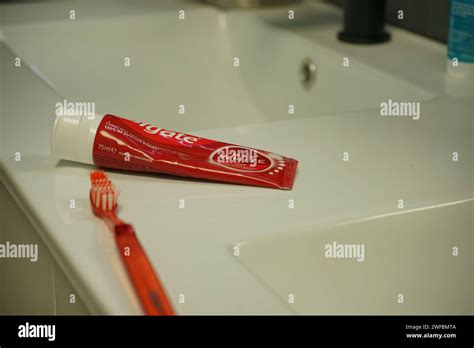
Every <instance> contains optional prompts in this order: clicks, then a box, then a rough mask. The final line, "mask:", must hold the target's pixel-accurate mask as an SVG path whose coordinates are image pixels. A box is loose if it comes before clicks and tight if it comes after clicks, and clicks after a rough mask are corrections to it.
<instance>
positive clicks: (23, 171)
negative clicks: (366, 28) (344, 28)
mask: <svg viewBox="0 0 474 348" xmlns="http://www.w3.org/2000/svg"><path fill="white" fill-rule="evenodd" d="M104 4H107V1H105V2H95V1H80V2H74V3H62V2H53V3H49V4H47V5H44V4H21V6H20V5H11V6H8V8H7V9H5V8H3V10H7V12H4V17H6V18H8V19H9V20H8V21H6V22H5V23H3V27H2V29H3V31H4V34H5V41H6V44H5V45H3V44H2V45H1V46H0V47H1V76H0V78H1V80H2V89H3V91H2V97H3V100H2V105H1V114H0V116H1V118H0V121H1V122H0V126H1V127H2V128H1V130H2V132H1V133H0V137H1V146H0V150H1V151H2V155H3V156H2V163H1V167H0V168H1V170H2V177H3V180H4V182H5V186H6V188H7V189H8V191H9V192H10V193H11V194H12V195H13V196H14V198H15V200H16V202H17V203H18V204H19V205H20V207H21V208H22V209H23V210H24V212H25V213H26V215H27V216H28V218H29V219H30V221H31V223H32V224H33V225H34V227H35V229H36V230H37V231H38V234H39V236H40V237H41V239H42V240H43V241H44V243H45V244H46V246H47V247H48V249H49V252H50V253H51V254H52V255H53V257H54V259H55V260H56V261H57V262H58V264H60V267H61V269H62V270H63V271H64V273H65V274H66V276H67V278H68V279H69V281H70V282H71V283H72V285H73V286H74V288H75V289H76V290H77V292H78V293H79V295H80V297H81V298H82V299H83V301H84V303H85V304H86V306H87V308H88V310H89V311H90V312H91V313H101V314H104V313H105V314H124V313H127V314H129V313H141V311H140V307H139V305H138V303H137V300H136V298H135V297H134V295H133V289H132V288H131V286H130V284H129V283H128V281H127V277H126V274H125V272H124V271H123V269H122V268H121V266H120V258H119V256H118V255H117V254H116V251H115V249H114V245H113V240H112V237H111V235H110V233H109V232H108V231H107V230H106V228H105V226H103V224H102V223H101V222H100V221H98V220H97V219H96V218H95V217H94V216H93V214H92V212H91V210H90V207H89V202H88V190H89V180H88V174H89V171H90V170H91V169H93V168H94V167H93V166H87V165H82V164H76V163H72V162H67V161H60V162H58V161H56V160H54V159H52V158H51V156H50V150H49V145H50V144H49V143H50V131H51V127H52V124H53V120H54V116H55V104H56V103H57V102H62V101H63V99H64V98H66V99H68V100H70V101H80V102H95V103H96V111H97V112H98V113H115V114H117V115H120V116H125V117H127V116H128V117H132V118H134V119H139V120H140V119H141V120H143V121H147V122H150V123H156V124H157V125H159V126H162V127H164V128H174V129H176V130H183V131H186V130H188V131H191V130H192V131H193V132H195V133H196V134H197V135H200V136H205V137H209V138H213V139H218V140H222V141H226V142H230V143H238V144H242V145H247V146H252V147H256V148H262V149H265V150H269V151H273V152H276V153H280V154H282V155H287V156H290V157H293V158H296V159H297V160H299V166H298V172H297V177H296V181H295V186H294V188H293V190H291V191H279V190H271V189H265V188H258V187H246V186H237V185H227V184H222V183H212V182H199V181H194V180H186V179H183V178H179V179H178V178H172V177H165V176H161V175H140V174H131V173H124V172H115V171H114V172H110V176H111V179H112V180H113V181H114V183H116V184H117V186H119V187H120V189H121V197H120V207H121V210H120V214H121V216H122V217H123V219H124V220H126V221H129V222H131V223H132V224H133V225H134V226H135V227H136V230H137V233H138V235H139V238H140V240H141V241H142V243H143V245H144V247H145V249H146V252H147V253H148V254H149V256H150V259H151V261H152V263H153V265H154V267H155V268H156V269H157V270H158V272H159V274H160V277H161V279H162V280H163V282H164V283H165V285H166V288H167V290H168V292H169V294H170V297H171V300H172V302H173V304H174V306H175V307H176V310H177V312H178V313H180V314H235V313H237V314H262V313H266V314H275V313H277V314H281V313H293V312H300V313H306V310H305V309H301V308H295V307H294V306H293V307H292V306H290V305H289V304H288V303H287V302H286V301H284V300H282V298H284V296H283V297H282V293H281V288H280V287H279V286H278V284H276V283H275V282H273V281H269V280H268V279H267V280H265V279H264V281H261V280H262V279H261V278H257V277H255V276H254V274H255V273H256V272H257V271H258V270H257V269H256V268H253V266H252V264H255V263H252V264H250V263H249V269H250V270H251V271H252V272H249V271H248V270H247V269H246V268H245V267H242V264H245V262H246V260H244V259H243V260H241V261H242V262H243V263H242V262H239V260H238V259H236V257H238V256H234V255H233V253H232V250H233V247H235V246H238V245H243V244H241V243H248V244H247V245H251V244H252V245H253V242H252V241H254V240H261V241H263V242H261V244H259V245H260V246H263V247H262V248H261V249H258V248H256V249H255V250H256V253H257V254H259V255H260V256H265V253H271V252H273V251H272V250H273V249H271V246H269V244H267V243H272V242H271V241H273V240H274V239H273V238H275V237H276V236H286V237H288V238H291V237H292V236H295V235H299V233H300V232H301V231H307V230H310V231H316V232H314V233H317V231H326V228H328V227H330V226H332V225H334V224H338V223H343V222H347V221H353V220H357V219H364V218H367V217H371V216H376V215H380V214H388V213H393V212H395V211H400V209H402V210H403V209H407V210H410V209H417V208H422V207H427V206H433V205H437V204H445V203H449V202H457V201H463V200H468V199H471V198H472V197H473V181H472V180H473V175H472V173H473V165H472V158H473V142H472V140H473V137H472V134H473V130H474V124H473V121H472V115H471V112H472V105H471V104H470V102H471V101H469V100H468V101H465V100H456V99H452V98H449V97H448V96H446V95H444V94H443V93H442V91H441V90H440V88H439V85H435V87H434V88H433V89H429V90H428V88H426V87H427V85H430V86H431V84H427V83H425V82H426V81H434V80H435V81H441V80H442V77H443V74H444V66H445V65H444V52H443V51H442V50H441V49H440V47H439V45H438V44H434V43H432V42H431V41H429V40H425V39H422V38H417V39H414V38H413V36H412V35H410V34H406V33H405V34H400V32H401V31H400V30H397V29H392V34H393V37H394V40H393V42H392V43H390V44H388V45H381V46H377V47H371V48H370V54H367V55H365V56H364V55H363V53H360V52H361V51H363V48H359V50H361V51H359V52H357V53H354V54H352V53H351V54H346V52H345V51H344V49H345V48H344V47H343V48H342V50H341V47H340V46H338V45H339V44H338V43H336V42H333V41H334V38H335V33H336V30H337V28H338V26H339V25H340V22H334V23H332V24H331V26H329V27H326V28H325V29H324V30H326V31H327V34H324V33H326V31H324V30H323V31H322V32H323V34H324V35H323V34H321V35H322V39H319V38H318V39H312V38H311V37H310V36H308V35H306V34H305V35H299V34H298V32H297V31H296V30H295V31H292V30H285V29H283V28H279V27H276V26H272V25H269V24H268V23H267V22H265V21H264V20H262V18H261V17H260V15H261V12H259V11H256V12H240V11H235V12H232V11H230V12H223V11H219V10H217V9H215V8H213V7H208V6H204V5H201V4H197V3H188V2H185V3H181V2H175V1H164V2H162V1H156V2H150V1H133V2H128V1H123V2H122V1H120V2H118V1H117V2H114V4H116V6H114V11H113V12H109V11H108V8H109V7H107V6H106V5H104ZM43 5H44V6H43ZM315 8H321V11H322V12H324V11H326V10H327V8H328V6H327V5H315ZM71 9H75V10H76V14H77V19H76V20H70V19H68V15H69V11H70V10H71ZM181 9H184V10H185V16H186V19H185V20H180V19H179V18H178V15H179V11H180V10H181ZM332 11H335V12H337V10H335V9H334V10H332ZM5 14H8V16H5ZM328 28H329V29H330V30H329V29H328ZM315 31H316V32H319V29H317V28H316V29H315ZM331 40H333V41H331ZM416 40H418V41H416ZM419 41H421V42H422V43H423V44H422V45H419V44H418V42H419ZM413 42H416V44H413ZM322 43H324V44H322ZM410 45H411V46H410ZM412 46H413V47H414V50H413V51H412V50H411V49H408V48H407V47H412ZM352 50H353V49H349V48H347V52H349V51H350V52H352ZM346 55H349V56H350V67H349V68H347V67H344V66H343V64H342V63H343V58H344V57H345V56H346ZM17 56H20V57H22V59H23V63H24V64H22V66H21V67H15V66H14V64H13V63H12V62H14V60H15V57H17ZM127 57H129V58H130V64H131V65H130V66H129V67H126V66H124V59H125V58H127ZM235 57H238V58H239V62H240V66H239V67H235V66H234V58H235ZM355 57H363V59H361V58H355ZM380 57H383V61H384V64H386V66H387V67H390V69H389V71H390V73H388V72H387V71H388V70H384V69H383V66H382V65H380V59H381V58H380ZM426 57H432V58H433V61H435V62H436V63H433V61H430V62H429V63H427V61H426V59H425V58H426ZM306 58H310V59H311V60H312V61H313V62H314V64H315V66H316V80H315V84H314V85H313V87H312V88H311V89H309V90H308V89H305V88H304V87H303V85H302V83H301V75H300V68H301V64H302V62H303V60H304V59H306ZM400 60H404V61H406V62H409V65H410V68H411V69H415V70H416V69H417V68H418V69H419V71H422V72H423V74H422V75H421V76H420V77H419V79H420V81H424V82H423V84H422V85H423V87H420V86H418V85H416V83H415V82H416V81H415V82H414V81H413V76H412V75H413V74H412V73H410V71H408V72H407V71H406V69H404V67H403V66H397V65H396V64H397V63H398V62H399V61H400ZM407 64H408V63H407ZM374 66H377V68H375V67H374ZM427 66H428V67H429V69H428V68H427ZM410 76H411V77H410ZM409 81H410V82H409ZM433 85H434V84H433ZM387 99H393V100H403V101H417V102H420V103H421V110H422V113H421V117H420V119H419V120H413V119H412V118H396V117H382V116H381V115H380V112H379V105H380V103H381V102H383V101H386V100H387ZM180 105H184V106H185V113H184V114H180V113H179V106H180ZM289 105H294V110H295V112H294V114H289V113H288V106H289ZM315 116H317V117H315ZM454 152H456V153H458V154H459V161H456V162H454V161H453V153H454ZM18 153H19V154H21V161H17V160H16V157H17V155H18ZM345 153H347V154H348V155H349V161H344V160H343V158H344V156H346V154H345ZM71 199H73V200H75V208H74V209H71V208H70V201H71ZM400 199H402V200H403V201H404V206H403V208H399V207H398V205H399V203H398V202H399V200H400ZM181 200H184V202H185V208H184V209H181V208H180V202H181ZM387 221H388V220H387ZM471 226H472V225H471ZM391 228H392V231H393V233H396V228H394V226H391ZM354 231H355V232H357V230H356V229H355V230H354ZM362 232H363V231H362ZM423 233H425V234H426V233H427V231H424V232H423ZM471 233H472V231H471ZM408 237H409V236H408ZM408 237H407V238H408ZM294 240H295V241H297V240H299V239H294ZM267 241H270V242H267ZM268 247H270V249H268ZM258 250H261V251H258ZM242 255H243V256H244V257H245V255H244V254H242ZM273 256H274V255H273ZM273 256H272V257H273ZM260 260H261V259H260ZM289 262H290V263H289V264H288V265H287V267H288V269H290V270H291V269H294V267H295V266H297V265H298V263H297V262H296V261H295V262H294V263H291V262H292V261H291V260H290V261H289ZM319 275H320V273H319ZM262 278H265V276H262ZM314 284H315V282H311V283H308V285H311V286H313V285H314ZM295 285H298V287H299V288H301V287H302V286H304V283H302V282H301V278H300V279H298V282H295ZM463 289H465V288H463ZM284 290H285V291H286V289H284ZM394 291H396V289H394ZM181 295H185V298H186V300H185V302H180V301H179V299H180V298H181V297H180V296H181ZM298 298H299V297H298ZM303 303H304V302H303ZM458 304H459V303H458ZM305 308H306V307H305ZM318 308H319V307H318V306H317V302H312V303H311V305H310V306H308V307H307V310H311V311H315V312H317V311H318ZM353 308H356V307H353ZM404 308H405V312H404V313H408V314H410V313H414V312H417V309H416V308H415V307H409V306H406V307H404ZM453 308H454V307H453ZM456 308H457V307H456ZM356 309H357V308H356ZM356 309H354V311H356ZM338 311H340V308H339V309H338V307H337V306H335V307H332V308H329V307H325V308H324V309H323V310H321V312H324V313H329V312H338Z"/></svg>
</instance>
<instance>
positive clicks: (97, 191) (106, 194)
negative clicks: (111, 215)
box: [90, 170, 119, 212]
mask: <svg viewBox="0 0 474 348" xmlns="http://www.w3.org/2000/svg"><path fill="white" fill-rule="evenodd" d="M90 179H91V193H90V199H91V203H92V205H93V207H94V209H95V210H97V211H101V212H111V211H113V210H115V208H116V207H117V200H118V196H119V190H118V189H117V187H116V186H115V185H114V184H112V181H111V180H110V179H109V177H108V176H107V174H105V173H104V172H103V171H99V170H94V171H92V172H91V174H90Z"/></svg>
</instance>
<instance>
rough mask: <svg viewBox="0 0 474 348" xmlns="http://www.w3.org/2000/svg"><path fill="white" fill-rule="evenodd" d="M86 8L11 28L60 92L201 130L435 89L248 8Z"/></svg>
mask: <svg viewBox="0 0 474 348" xmlns="http://www.w3.org/2000/svg"><path fill="white" fill-rule="evenodd" d="M78 5H79V4H78ZM77 12H78V19H76V20H70V19H68V18H67V16H65V17H64V18H63V19H62V20H56V21H53V22H52V21H50V20H48V21H36V22H33V23H31V24H24V23H21V24H20V25H16V24H10V25H8V26H6V27H5V36H6V38H7V41H8V42H10V43H11V45H12V47H13V48H14V50H15V51H16V53H17V54H19V55H20V56H22V57H24V59H25V60H26V61H27V62H30V63H31V64H32V65H34V67H35V69H37V70H38V71H39V72H40V73H41V75H42V76H44V77H46V79H47V80H48V81H49V82H50V83H52V85H53V86H54V88H55V89H56V91H57V92H58V93H59V94H60V95H62V96H63V97H65V98H67V99H69V100H77V101H93V102H95V103H96V108H97V111H98V112H102V113H116V114H118V115H124V116H130V117H134V118H139V117H142V118H145V119H146V121H149V122H155V123H156V124H159V125H160V126H163V127H168V128H174V129H183V130H194V129H208V128H218V127H228V126H233V125H240V124H251V123H260V122H268V121H275V120H284V119H291V118H301V117H313V116H317V115H322V114H328V113H330V114H336V113H341V112H348V111H357V110H366V109H375V108H378V107H379V105H380V103H381V102H383V101H386V100H387V99H389V98H390V99H393V100H402V101H418V102H422V101H425V100H427V99H430V98H432V97H433V95H432V94H431V93H429V92H426V91H424V90H423V89H421V88H419V87H416V86H413V85H411V84H409V83H407V82H404V81H402V80H399V79H397V78H396V77H394V76H391V75H388V74H385V73H383V72H381V71H379V70H377V69H374V68H370V67H369V66H367V65H365V64H363V63H361V62H358V61H357V60H356V59H354V58H352V57H350V60H349V67H344V66H343V59H344V57H345V56H344V55H342V54H340V53H336V52H335V51H331V50H330V49H328V48H327V47H324V46H321V45H319V44H317V43H315V42H311V41H309V40H306V39H304V38H301V37H299V36H296V35H294V34H291V33H289V32H287V31H283V30H280V29H275V28H274V27H271V26H268V25H266V24H265V23H264V22H263V21H261V20H258V17H256V16H253V15H249V12H238V11H237V12H230V13H228V12H223V11H219V10H216V9H214V8H211V7H203V6H201V7H200V6H191V8H190V9H189V11H188V15H187V17H186V18H185V20H180V19H179V18H178V13H177V12H176V8H173V7H171V8H166V7H165V8H164V9H160V10H156V11H153V12H150V13H148V14H146V15H144V14H140V15H136V14H135V15H130V16H127V17H113V16H112V17H109V18H87V19H82V18H81V16H80V15H79V14H80V13H81V11H80V9H78V10H77ZM66 13H67V11H66ZM35 43H41V49H39V47H38V46H37V45H36V44H35ZM126 58H129V59H130V66H129V67H126V66H124V63H125V59H126ZM235 58H239V63H240V66H239V67H235V66H234V59H235ZM305 59H310V60H311V61H312V62H313V63H314V64H315V66H316V80H315V84H314V86H313V88H311V89H310V90H306V89H305V88H304V87H303V85H302V81H301V80H302V76H301V67H302V64H303V61H304V60H305ZM92 62H93V63H92ZM180 105H184V106H185V114H184V115H183V114H179V113H178V108H179V106H180ZM289 105H293V106H294V114H292V113H289Z"/></svg>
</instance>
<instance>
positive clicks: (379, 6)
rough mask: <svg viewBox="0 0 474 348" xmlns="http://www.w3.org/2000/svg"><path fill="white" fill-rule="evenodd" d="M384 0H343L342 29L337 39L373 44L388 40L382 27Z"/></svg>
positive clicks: (387, 34)
mask: <svg viewBox="0 0 474 348" xmlns="http://www.w3.org/2000/svg"><path fill="white" fill-rule="evenodd" d="M385 1H386V0H345V4H344V29H343V30H342V31H341V32H339V34H338V37H339V40H342V41H345V42H350V43H355V44H374V43H381V42H386V41H388V40H390V34H389V33H387V32H386V31H385V29H384V23H385V6H386V4H385Z"/></svg>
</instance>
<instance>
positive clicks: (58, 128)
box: [51, 115, 103, 164]
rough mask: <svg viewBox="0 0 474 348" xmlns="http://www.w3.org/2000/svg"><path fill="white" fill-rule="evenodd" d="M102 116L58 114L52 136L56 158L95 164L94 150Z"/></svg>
mask: <svg viewBox="0 0 474 348" xmlns="http://www.w3.org/2000/svg"><path fill="white" fill-rule="evenodd" d="M102 117H103V116H98V115H94V116H87V115H85V116H63V115H56V119H55V121H54V126H53V132H52V136H51V155H52V156H53V157H54V158H56V159H65V160H69V161H75V162H81V163H87V164H94V161H93V159H92V150H93V146H94V139H95V133H96V131H97V128H98V126H99V124H100V121H101V120H102Z"/></svg>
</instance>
